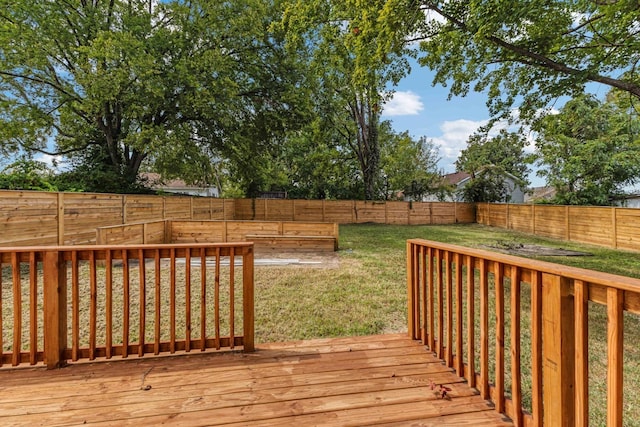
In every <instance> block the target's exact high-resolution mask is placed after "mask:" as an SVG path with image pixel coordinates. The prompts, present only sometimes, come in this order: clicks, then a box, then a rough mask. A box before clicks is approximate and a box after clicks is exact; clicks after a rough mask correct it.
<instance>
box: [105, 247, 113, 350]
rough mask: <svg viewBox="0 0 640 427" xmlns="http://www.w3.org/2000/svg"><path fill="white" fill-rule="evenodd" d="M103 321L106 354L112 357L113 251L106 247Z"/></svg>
mask: <svg viewBox="0 0 640 427" xmlns="http://www.w3.org/2000/svg"><path fill="white" fill-rule="evenodd" d="M105 268H106V271H105V310H106V313H105V321H106V323H107V324H106V328H105V329H106V331H105V334H106V346H107V349H106V356H107V359H111V358H112V357H113V253H112V252H111V249H107V250H106V253H105Z"/></svg>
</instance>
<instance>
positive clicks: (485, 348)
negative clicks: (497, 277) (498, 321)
mask: <svg viewBox="0 0 640 427" xmlns="http://www.w3.org/2000/svg"><path fill="white" fill-rule="evenodd" d="M480 395H481V396H482V398H483V399H489V398H490V397H491V396H490V394H489V282H488V280H487V260H486V259H482V260H480Z"/></svg>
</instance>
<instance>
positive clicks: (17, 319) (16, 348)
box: [11, 252, 22, 366]
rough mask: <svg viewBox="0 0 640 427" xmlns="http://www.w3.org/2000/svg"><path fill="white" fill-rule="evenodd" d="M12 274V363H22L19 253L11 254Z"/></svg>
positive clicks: (14, 364) (15, 364) (16, 364)
mask: <svg viewBox="0 0 640 427" xmlns="http://www.w3.org/2000/svg"><path fill="white" fill-rule="evenodd" d="M11 274H12V276H13V354H12V357H11V364H12V365H13V366H18V365H19V364H20V352H21V350H22V286H21V282H22V277H21V276H20V260H19V259H18V253H17V252H13V253H12V254H11Z"/></svg>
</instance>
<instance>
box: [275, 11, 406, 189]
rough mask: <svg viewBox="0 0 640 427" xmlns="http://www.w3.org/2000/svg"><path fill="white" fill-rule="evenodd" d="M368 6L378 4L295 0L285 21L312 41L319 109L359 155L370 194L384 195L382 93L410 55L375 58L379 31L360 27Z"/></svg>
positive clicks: (297, 37) (299, 40)
mask: <svg viewBox="0 0 640 427" xmlns="http://www.w3.org/2000/svg"><path fill="white" fill-rule="evenodd" d="M374 3H376V5H378V6H379V5H380V4H382V3H384V2H381V1H376V2H374ZM369 12H375V10H374V9H373V8H366V7H365V6H363V5H362V3H361V2H353V1H332V0H313V1H308V0H304V1H303V0H291V1H290V2H289V4H288V6H287V7H286V10H285V14H284V19H283V22H282V26H283V28H285V29H286V31H287V32H288V34H289V44H290V45H291V46H300V45H301V44H302V45H307V46H311V47H312V48H311V52H312V54H313V62H312V67H313V70H314V72H315V73H316V78H317V82H318V87H317V89H318V90H317V92H316V97H317V99H318V104H316V113H317V114H320V115H322V120H323V121H324V123H326V124H328V125H329V126H331V127H333V129H334V130H335V132H336V134H335V135H337V136H339V137H340V139H342V141H341V142H340V143H339V145H340V146H343V147H347V148H348V149H349V151H350V152H351V153H352V154H353V156H355V158H356V159H357V161H358V164H359V167H360V172H361V179H362V182H363V188H364V197H365V199H375V198H377V197H379V191H378V188H377V186H378V182H379V179H380V142H379V136H378V127H379V125H380V113H381V105H382V103H383V101H384V96H383V93H384V92H385V89H386V85H387V84H388V83H389V82H397V81H398V80H399V78H400V77H401V75H403V71H402V69H403V67H402V65H405V64H406V59H405V58H403V57H402V56H394V55H389V56H388V57H387V58H385V60H383V61H380V60H374V55H373V53H375V51H376V43H377V33H376V32H375V31H368V30H367V31H362V30H361V27H360V25H361V23H363V22H365V21H367V22H374V21H375V17H372V16H370V14H369ZM327 105H328V106H330V108H327V107H326V106H327Z"/></svg>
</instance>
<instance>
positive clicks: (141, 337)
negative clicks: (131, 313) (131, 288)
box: [138, 248, 147, 357]
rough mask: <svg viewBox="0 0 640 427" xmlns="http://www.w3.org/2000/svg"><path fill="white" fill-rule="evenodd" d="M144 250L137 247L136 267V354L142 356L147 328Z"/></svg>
mask: <svg viewBox="0 0 640 427" xmlns="http://www.w3.org/2000/svg"><path fill="white" fill-rule="evenodd" d="M144 261H145V259H144V250H143V249H142V248H140V249H138V269H139V274H140V295H139V305H140V308H139V310H140V311H139V315H138V318H139V322H140V323H139V325H138V327H139V329H138V335H139V337H138V342H139V345H138V356H139V357H142V356H144V353H145V351H144V343H145V339H144V335H145V333H146V329H147V325H146V323H147V269H146V266H145V263H144Z"/></svg>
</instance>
